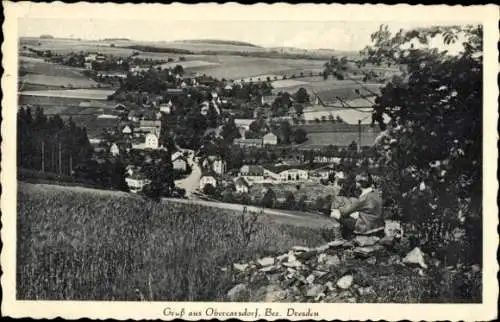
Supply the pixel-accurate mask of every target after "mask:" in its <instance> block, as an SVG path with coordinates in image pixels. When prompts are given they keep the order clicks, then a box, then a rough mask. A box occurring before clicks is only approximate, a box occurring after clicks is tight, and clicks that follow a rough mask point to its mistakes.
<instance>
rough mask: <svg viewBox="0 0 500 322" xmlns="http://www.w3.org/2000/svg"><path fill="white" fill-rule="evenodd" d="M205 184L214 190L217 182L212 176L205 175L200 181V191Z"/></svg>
mask: <svg viewBox="0 0 500 322" xmlns="http://www.w3.org/2000/svg"><path fill="white" fill-rule="evenodd" d="M207 184H210V185H212V186H213V187H214V188H215V187H217V180H216V179H215V177H214V176H213V175H210V174H206V175H203V176H202V177H201V179H200V190H203V189H204V188H205V186H206V185H207Z"/></svg>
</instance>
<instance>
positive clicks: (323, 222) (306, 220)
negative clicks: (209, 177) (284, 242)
mask: <svg viewBox="0 0 500 322" xmlns="http://www.w3.org/2000/svg"><path fill="white" fill-rule="evenodd" d="M164 200H166V201H168V202H177V203H184V204H191V205H199V206H203V207H213V208H219V209H225V210H233V211H235V215H239V214H240V213H241V212H242V211H243V209H244V208H246V209H247V211H249V212H256V213H262V216H263V217H264V220H265V221H267V222H269V223H280V224H290V225H296V226H302V227H311V228H327V227H335V226H337V225H338V224H337V223H336V222H335V221H334V220H330V219H328V218H326V217H322V216H320V215H315V214H306V213H304V214H291V213H287V212H282V211H279V210H275V209H268V208H260V207H255V206H245V205H240V204H233V203H225V202H217V201H207V200H201V199H174V198H164Z"/></svg>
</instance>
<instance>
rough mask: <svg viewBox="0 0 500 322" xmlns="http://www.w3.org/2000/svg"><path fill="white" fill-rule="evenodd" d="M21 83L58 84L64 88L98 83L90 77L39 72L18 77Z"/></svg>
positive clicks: (92, 85)
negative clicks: (40, 73)
mask: <svg viewBox="0 0 500 322" xmlns="http://www.w3.org/2000/svg"><path fill="white" fill-rule="evenodd" d="M19 81H20V82H21V83H22V84H39V85H47V86H54V87H56V86H58V87H65V88H95V87H97V86H98V83H97V82H96V81H94V80H93V79H90V78H83V77H82V78H80V77H65V76H48V75H39V74H28V75H25V76H22V77H20V78H19Z"/></svg>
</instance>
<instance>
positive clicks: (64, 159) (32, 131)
mask: <svg viewBox="0 0 500 322" xmlns="http://www.w3.org/2000/svg"><path fill="white" fill-rule="evenodd" d="M93 151H94V149H93V147H92V145H91V144H90V142H89V140H88V137H87V132H86V130H85V128H82V127H78V126H76V125H75V123H74V122H73V120H72V119H71V117H70V118H69V119H68V120H67V121H66V122H64V121H63V120H62V119H61V117H60V116H59V115H54V116H51V117H47V116H46V115H45V114H44V112H43V109H42V108H40V107H37V108H36V109H35V112H34V115H33V112H32V110H31V108H30V107H26V108H25V107H21V108H20V109H19V111H18V114H17V162H18V168H23V169H29V170H36V171H40V172H41V173H42V174H41V178H43V177H44V176H43V173H53V174H54V173H55V174H58V175H59V176H60V177H72V178H74V179H76V180H82V181H83V182H85V183H91V184H94V185H97V186H99V187H103V188H112V189H119V190H127V185H126V183H125V167H124V165H123V163H121V162H120V161H119V160H103V162H98V161H97V160H95V159H93Z"/></svg>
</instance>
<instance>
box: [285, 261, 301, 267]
mask: <svg viewBox="0 0 500 322" xmlns="http://www.w3.org/2000/svg"><path fill="white" fill-rule="evenodd" d="M282 265H283V266H285V267H291V268H299V267H301V266H302V263H301V262H299V261H298V260H295V261H293V262H290V261H288V262H284V263H282Z"/></svg>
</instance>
